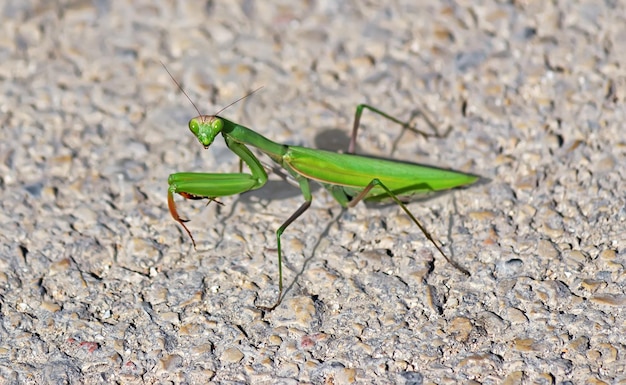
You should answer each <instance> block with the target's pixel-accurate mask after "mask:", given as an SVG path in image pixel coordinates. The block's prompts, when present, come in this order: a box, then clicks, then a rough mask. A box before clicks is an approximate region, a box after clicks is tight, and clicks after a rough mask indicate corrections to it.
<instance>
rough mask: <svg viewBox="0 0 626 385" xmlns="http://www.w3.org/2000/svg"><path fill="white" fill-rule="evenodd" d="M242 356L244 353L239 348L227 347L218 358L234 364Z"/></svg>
mask: <svg viewBox="0 0 626 385" xmlns="http://www.w3.org/2000/svg"><path fill="white" fill-rule="evenodd" d="M243 357H244V355H243V353H242V352H241V351H240V350H239V349H237V348H228V349H226V350H224V352H223V353H222V356H221V358H220V359H221V360H222V361H224V362H226V363H229V364H234V363H237V362H239V361H241V360H242V359H243Z"/></svg>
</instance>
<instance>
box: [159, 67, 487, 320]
mask: <svg viewBox="0 0 626 385" xmlns="http://www.w3.org/2000/svg"><path fill="white" fill-rule="evenodd" d="M164 67H165V66H164ZM165 69H166V71H167V72H168V74H170V73H169V71H168V70H167V68H165ZM170 77H172V80H174V82H175V83H176V85H177V86H178V87H179V89H180V90H181V91H182V92H183V93H184V94H185V96H186V97H187V99H188V100H189V101H190V102H191V104H192V105H193V106H194V108H195V109H196V111H197V112H198V116H196V117H195V118H192V119H191V120H190V121H189V130H190V131H191V132H192V133H193V135H194V136H195V137H196V138H197V139H198V141H199V142H200V144H202V146H204V148H205V149H208V148H209V147H210V146H211V144H212V143H213V141H214V140H215V138H216V137H217V136H218V135H219V134H221V135H222V137H223V138H224V141H225V142H226V146H227V147H228V148H229V149H230V150H231V151H232V152H233V153H235V154H236V155H237V156H238V157H239V158H240V172H239V173H195V172H180V173H175V174H171V175H170V176H169V178H168V184H169V188H168V192H167V202H168V207H169V211H170V213H171V215H172V217H173V218H174V220H175V221H176V222H178V223H179V224H180V225H181V226H182V228H183V229H184V230H185V231H186V232H187V234H188V235H189V237H190V238H191V241H192V243H193V245H194V248H195V247H196V242H195V240H194V238H193V236H192V235H191V231H190V230H189V228H188V227H187V225H185V222H187V221H188V220H185V219H182V218H181V217H180V215H179V214H178V210H177V209H176V204H175V201H174V194H179V195H181V196H183V197H184V198H187V199H208V200H209V201H215V198H218V197H223V196H228V195H235V194H240V193H244V192H246V191H250V190H256V189H258V188H261V187H263V185H264V184H265V183H266V182H267V178H268V177H267V173H266V172H265V169H264V168H263V166H262V164H261V162H260V161H259V159H258V158H257V157H256V156H255V155H254V154H253V153H252V151H251V150H250V147H253V148H256V149H257V150H259V151H261V152H262V153H264V154H266V155H267V156H268V157H269V158H271V159H272V160H273V161H274V162H275V163H276V164H277V165H278V166H280V167H282V168H283V169H285V170H286V171H287V173H288V174H289V175H290V176H291V177H293V179H295V181H296V182H297V183H298V185H299V187H300V190H301V192H302V195H303V197H304V202H303V203H302V204H301V205H300V207H299V208H298V209H297V210H296V211H295V212H294V213H293V214H292V215H291V216H290V217H289V218H288V219H287V220H286V221H285V222H284V223H283V224H282V225H281V226H280V227H279V228H278V229H277V230H276V244H277V254H278V299H277V301H276V303H275V304H274V305H273V306H271V307H269V308H263V309H267V310H272V309H274V308H276V307H277V306H278V305H279V304H280V302H281V301H282V298H283V268H282V255H283V250H282V247H281V236H282V234H283V232H284V231H285V230H286V229H287V227H289V225H291V224H292V223H293V222H294V221H295V220H296V219H297V218H298V217H300V215H302V214H303V213H304V212H305V211H306V210H307V209H308V208H309V207H310V206H311V202H312V200H313V197H312V194H311V188H310V186H309V182H310V181H316V182H319V183H320V184H321V185H322V186H323V187H324V188H326V190H328V192H329V193H330V194H331V195H332V196H333V197H334V199H335V200H336V201H337V202H338V203H339V204H340V205H341V206H342V207H344V208H348V207H353V206H355V205H356V204H357V203H359V202H360V201H382V200H388V199H391V200H392V201H393V202H395V203H396V204H397V205H398V206H400V208H401V209H402V210H403V211H404V212H405V213H406V215H408V216H409V218H410V219H411V221H412V222H413V223H415V225H416V226H417V227H418V228H419V229H420V230H421V231H422V233H423V234H424V236H425V237H426V238H427V239H428V240H429V241H430V242H431V243H432V244H433V246H434V247H435V248H436V249H437V250H438V252H439V253H440V254H441V255H442V256H443V257H444V258H445V259H446V260H447V261H448V262H449V263H450V264H452V265H453V266H454V267H455V268H457V269H458V270H460V271H461V272H463V273H464V274H466V275H469V272H467V270H465V269H464V268H463V267H461V266H459V265H458V264H456V263H455V262H454V261H452V260H451V259H449V258H448V257H447V256H446V254H445V253H444V252H443V250H442V249H441V247H440V246H439V245H438V244H437V243H436V242H435V240H434V238H433V237H432V235H431V234H430V233H429V232H428V231H427V230H426V228H425V227H424V226H423V225H422V224H421V223H420V222H419V221H418V220H417V218H416V217H415V216H414V215H413V214H412V213H411V212H410V211H409V209H408V208H407V207H406V205H405V204H404V202H403V199H405V198H410V197H411V196H413V195H417V194H420V193H421V194H423V193H428V192H436V191H442V190H447V189H452V188H455V187H461V186H468V185H470V184H472V183H474V182H476V181H477V180H478V179H479V177H478V176H476V175H472V174H467V173H464V172H459V171H452V170H446V169H441V168H437V167H431V166H424V165H419V164H415V163H409V162H404V161H397V160H390V159H381V158H374V157H368V156H363V155H356V154H354V148H355V144H356V134H357V131H358V128H359V124H360V119H361V115H362V113H363V111H364V110H366V109H367V110H369V111H371V112H373V113H376V114H378V115H381V116H382V117H384V118H386V119H388V120H390V121H392V122H394V123H396V124H399V125H401V126H402V127H404V128H408V129H410V130H412V131H415V132H417V133H420V134H422V135H425V136H433V135H432V134H427V133H424V132H422V131H419V130H417V129H416V128H415V127H413V126H412V125H411V124H410V122H402V121H400V120H398V119H396V118H394V117H393V116H391V115H388V114H386V113H384V112H382V111H381V110H379V109H377V108H374V107H372V106H370V105H367V104H360V105H358V106H357V108H356V113H355V118H354V125H353V130H352V136H351V140H350V145H349V149H348V153H345V154H342V153H335V152H330V151H325V150H317V149H311V148H307V147H301V146H291V145H286V144H280V143H276V142H274V141H272V140H270V139H268V138H266V137H264V136H262V135H261V134H259V133H257V132H255V131H253V130H252V129H250V128H247V127H245V126H243V125H241V124H238V123H235V122H233V121H230V120H228V119H225V118H223V117H221V116H218V115H219V114H220V113H221V112H222V111H223V110H224V109H222V110H221V111H220V112H218V113H217V114H215V115H203V114H202V113H200V110H199V109H198V108H197V107H196V105H195V104H194V103H193V101H192V100H191V98H189V96H188V95H187V93H186V92H185V91H184V89H183V88H182V87H181V86H180V84H179V83H178V82H177V81H176V80H175V79H174V77H173V76H172V75H171V74H170ZM242 99H243V98H242ZM239 100H241V99H239ZM239 100H237V101H239ZM237 101H235V102H234V103H236V102H237ZM234 103H231V104H230V105H232V104H234ZM230 105H229V106H230ZM229 106H227V107H226V108H228V107H229ZM241 162H243V163H245V164H246V165H247V167H248V169H249V170H250V173H244V172H241V171H242V170H241Z"/></svg>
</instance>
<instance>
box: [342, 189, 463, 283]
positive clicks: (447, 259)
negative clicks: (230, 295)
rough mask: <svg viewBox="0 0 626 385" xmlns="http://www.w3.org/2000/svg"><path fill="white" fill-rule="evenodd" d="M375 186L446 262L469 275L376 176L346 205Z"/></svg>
mask: <svg viewBox="0 0 626 385" xmlns="http://www.w3.org/2000/svg"><path fill="white" fill-rule="evenodd" d="M376 186H379V187H380V188H382V189H383V190H385V192H386V193H387V195H389V197H390V198H391V199H393V200H394V202H396V203H397V204H398V205H399V206H400V207H401V208H402V210H404V212H405V213H406V215H408V216H409V218H411V220H412V221H413V223H415V225H417V227H419V229H420V230H421V231H422V233H423V234H424V236H425V237H426V238H427V239H428V240H429V241H430V243H432V244H433V246H435V248H436V249H437V251H439V254H441V255H442V256H443V257H444V258H445V260H446V261H448V263H450V264H451V265H452V266H454V267H455V268H456V269H457V270H459V271H460V272H462V273H463V274H465V275H467V276H470V275H471V274H470V273H469V271H467V270H466V269H465V268H464V267H462V266H460V265H459V264H458V263H456V262H455V261H453V260H451V259H450V258H448V256H447V255H446V254H445V253H444V252H443V250H442V249H441V247H439V245H438V244H437V242H435V239H434V238H433V236H432V235H430V233H429V232H428V230H426V228H425V227H424V225H422V224H421V223H420V222H419V221H418V220H417V218H416V217H415V216H414V215H413V213H411V211H409V209H408V208H407V207H406V205H405V204H404V203H403V202H402V201H401V200H400V198H398V196H397V195H396V194H394V192H393V191H391V190H390V189H389V188H388V187H387V186H385V184H384V183H383V182H381V181H380V179H378V178H374V179H372V181H371V182H370V183H369V184H368V185H367V186H365V188H364V189H363V190H362V191H361V192H360V193H359V194H358V195H357V196H355V197H354V198H353V199H352V200H351V201H349V202H348V203H347V207H354V206H356V204H357V203H359V202H360V201H362V200H363V199H365V198H366V197H367V194H369V192H370V191H371V190H372V189H373V188H374V187H376Z"/></svg>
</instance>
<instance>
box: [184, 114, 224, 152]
mask: <svg viewBox="0 0 626 385" xmlns="http://www.w3.org/2000/svg"><path fill="white" fill-rule="evenodd" d="M223 127H224V121H223V120H222V119H221V118H219V117H217V116H215V115H199V116H196V117H195V118H193V119H191V120H190V121H189V130H191V132H192V133H193V134H194V135H195V136H196V138H198V141H199V142H200V143H201V144H202V145H203V146H204V148H209V146H210V145H211V143H213V140H214V139H215V137H216V136H217V134H219V133H220V132H222V128H223Z"/></svg>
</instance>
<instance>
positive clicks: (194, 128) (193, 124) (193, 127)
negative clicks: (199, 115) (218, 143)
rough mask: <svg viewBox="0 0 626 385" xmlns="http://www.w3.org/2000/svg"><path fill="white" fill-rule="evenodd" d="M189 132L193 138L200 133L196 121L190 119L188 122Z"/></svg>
mask: <svg viewBox="0 0 626 385" xmlns="http://www.w3.org/2000/svg"><path fill="white" fill-rule="evenodd" d="M189 130H191V132H193V134H194V135H195V136H198V132H200V124H199V123H198V120H197V119H191V120H190V121H189Z"/></svg>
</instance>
